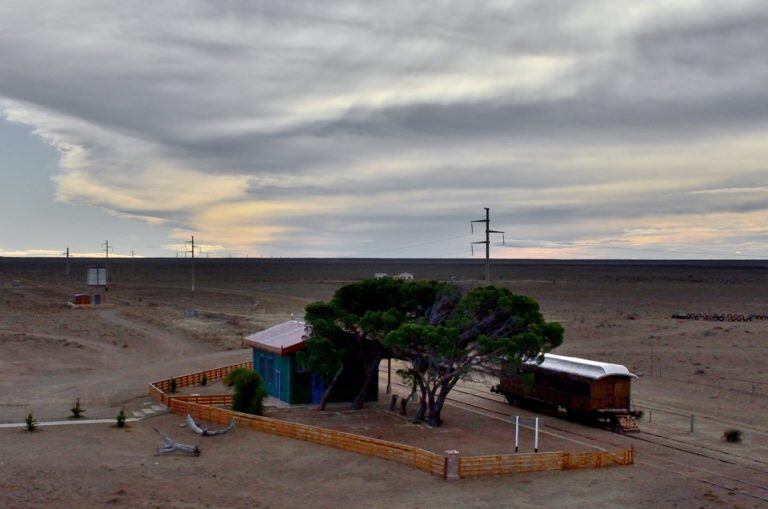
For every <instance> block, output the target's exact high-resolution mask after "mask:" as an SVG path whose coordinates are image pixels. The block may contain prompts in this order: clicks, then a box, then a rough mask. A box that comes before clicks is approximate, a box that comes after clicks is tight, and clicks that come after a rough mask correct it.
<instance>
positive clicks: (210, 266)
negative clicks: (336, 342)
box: [0, 258, 768, 508]
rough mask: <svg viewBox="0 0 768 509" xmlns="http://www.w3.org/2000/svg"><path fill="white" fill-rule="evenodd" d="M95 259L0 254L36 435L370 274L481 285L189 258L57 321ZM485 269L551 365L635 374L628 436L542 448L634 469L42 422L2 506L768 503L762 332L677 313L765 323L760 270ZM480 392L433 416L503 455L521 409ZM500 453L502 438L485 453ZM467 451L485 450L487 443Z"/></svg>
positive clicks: (11, 340)
mask: <svg viewBox="0 0 768 509" xmlns="http://www.w3.org/2000/svg"><path fill="white" fill-rule="evenodd" d="M103 264H104V261H103V260H84V259H72V260H71V261H70V271H69V275H66V274H65V264H64V261H63V260H60V259H59V260H52V259H44V260H43V259H7V258H6V259H0V282H1V283H2V286H0V423H6V424H9V423H19V422H22V421H23V420H24V417H25V416H26V415H27V414H28V413H29V412H34V415H35V417H36V419H37V420H38V421H40V422H44V421H57V420H66V419H67V416H68V415H69V408H70V407H71V406H72V405H73V403H74V401H75V399H76V398H80V400H81V403H82V405H83V406H84V407H85V408H86V417H88V418H91V419H99V418H105V419H111V418H114V416H115V415H116V414H117V412H118V411H119V410H120V408H125V410H126V413H127V414H128V416H129V417H131V416H133V414H134V412H137V413H139V412H141V410H142V409H146V408H148V406H149V405H148V404H149V403H151V400H150V399H149V398H148V397H147V395H146V394H147V383H148V382H150V381H152V380H157V379H161V378H167V377H169V376H172V375H179V374H183V373H189V372H194V371H199V370H203V369H207V368H213V367H216V366H221V365H226V364H232V363H235V362H241V361H243V360H248V358H249V355H250V351H249V350H245V349H242V347H241V337H242V336H243V335H244V334H248V333H250V332H255V331H258V330H261V329H263V328H266V327H268V326H271V325H274V324H276V323H279V322H281V321H284V320H286V319H289V318H290V317H291V315H292V314H294V316H300V315H301V313H302V310H303V308H304V306H306V304H308V303H309V302H312V301H315V300H319V299H327V298H329V297H330V296H331V295H332V294H333V291H334V290H335V289H336V288H338V287H339V286H340V285H343V284H345V283H348V282H352V281H355V280H359V279H362V278H367V277H371V276H372V275H373V274H374V272H387V273H390V274H396V273H399V272H404V271H407V272H410V273H412V274H414V276H415V278H416V279H440V280H445V281H452V282H455V283H456V284H460V285H462V286H466V287H471V286H473V285H478V284H483V282H482V281H481V277H482V274H483V268H482V263H481V262H480V261H479V260H471V261H468V260H391V259H389V260H371V259H366V260H349V259H338V260H327V259H326V260H307V259H251V260H243V259H230V260H226V259H218V260H213V259H200V260H196V262H195V268H194V270H195V283H196V290H195V292H192V291H191V288H190V286H191V279H192V264H191V260H185V259H112V260H110V261H109V277H110V282H111V284H110V287H109V290H108V291H107V292H101V293H102V296H103V298H104V299H105V304H106V305H104V306H103V307H102V308H101V309H98V310H75V309H70V308H68V307H67V306H66V302H67V300H69V299H70V298H71V296H72V295H73V294H75V293H87V292H88V291H89V289H88V287H87V286H86V285H85V277H86V269H87V268H88V267H94V266H99V265H103ZM492 272H493V281H494V284H497V285H501V286H505V287H508V288H510V289H511V290H513V291H514V292H517V293H521V294H525V295H529V296H531V297H533V298H535V299H537V300H538V301H539V303H540V304H541V308H542V311H543V313H544V315H545V317H546V318H547V319H549V320H556V321H559V322H561V323H562V324H563V325H564V327H565V330H566V338H565V342H564V344H563V345H562V347H560V348H559V349H558V350H557V353H560V354H564V355H574V356H580V357H587V358H591V359H596V360H602V361H608V362H616V363H621V364H624V365H626V366H627V367H628V368H629V369H630V370H631V371H632V372H634V373H636V374H637V375H638V376H639V378H638V379H637V380H635V381H634V384H633V400H634V404H635V405H636V407H637V408H638V409H640V410H642V411H643V412H644V415H643V417H642V418H641V419H640V421H639V422H640V428H641V432H640V433H635V434H631V435H630V434H627V435H620V434H616V433H611V432H609V431H607V430H602V429H596V428H592V427H587V426H584V425H582V424H578V423H574V422H570V421H566V420H563V419H559V418H557V417H555V416H551V415H542V416H540V417H541V418H542V422H543V431H545V432H547V433H549V435H546V434H545V435H543V438H542V440H547V436H552V437H554V436H557V437H558V438H557V440H558V442H557V443H556V446H557V448H561V447H562V448H567V447H569V446H568V444H569V443H571V444H574V445H573V449H574V450H578V449H580V448H583V447H593V446H594V447H602V448H606V449H612V448H618V447H629V446H630V445H631V446H633V447H635V450H636V462H635V465H633V466H629V467H612V468H605V469H599V470H579V471H557V472H542V473H531V474H518V475H514V476H508V477H498V478H486V479H463V480H461V481H457V482H447V481H443V480H441V479H437V478H434V477H431V476H429V475H428V474H426V473H423V472H420V471H417V470H413V469H410V468H408V467H405V466H402V465H399V464H396V463H390V462H386V461H383V460H379V459H375V458H369V457H366V456H360V455H356V454H352V453H348V452H344V451H339V450H335V449H329V448H325V447H322V446H319V445H315V444H310V443H305V442H299V441H294V440H290V439H285V438H280V437H275V436H271V435H265V434H261V433H258V432H252V431H248V430H236V431H235V432H233V433H230V434H227V435H224V436H221V437H205V439H204V440H198V438H199V437H197V436H196V435H193V434H191V432H190V431H189V430H187V429H185V428H181V427H179V425H180V424H181V423H182V422H183V419H181V418H180V417H178V416H174V415H169V414H159V415H155V416H152V417H147V418H144V419H141V420H139V421H137V422H132V423H131V424H130V426H129V428H127V430H119V429H116V428H114V427H112V426H111V424H82V425H62V426H45V427H41V428H40V430H39V431H36V432H34V433H28V432H25V431H22V430H21V429H19V428H12V427H3V428H0V506H2V507H12V508H13V507H103V506H110V507H112V506H117V507H178V508H198V507H275V508H278V507H329V508H330V507H372V508H378V507H382V508H383V507H537V508H541V507H595V508H603V507H604V508H612V507H624V508H631V507H681V508H687V507H694V508H698V507H743V508H750V507H765V506H766V505H767V504H768V425H767V424H766V419H767V418H768V356H767V354H768V322H766V321H759V320H757V321H750V322H728V321H715V322H713V321H701V320H699V321H695V320H677V319H673V318H671V315H672V314H673V313H688V312H698V313H741V314H745V315H749V314H766V313H768V291H766V288H768V263H765V262H747V261H734V262H726V261H722V262H699V261H678V262H639V261H638V262H632V261H613V262H606V261H602V262H598V261H583V262H578V261H573V262H558V261H520V260H517V261H494V264H493V271H492ZM14 280H18V282H19V285H18V286H14V285H13V284H12V282H13V281H14ZM189 309H196V310H199V311H200V313H199V314H198V317H196V318H185V310H189ZM384 379H385V378H384V377H383V378H382V382H383V381H384ZM490 383H491V382H489V381H467V382H465V383H464V384H462V386H461V387H463V390H465V391H467V392H465V396H464V400H463V401H454V402H452V403H451V405H452V406H451V410H450V411H449V412H447V413H446V419H449V418H450V416H451V415H455V416H456V418H455V421H454V423H453V426H454V428H453V429H454V432H455V431H456V428H457V426H458V427H460V428H462V429H468V432H471V430H469V428H472V427H477V428H478V429H486V428H487V427H488V426H490V424H488V422H486V420H489V419H493V420H494V422H496V423H498V424H496V425H494V426H495V427H494V433H502V435H494V437H497V438H494V440H499V441H500V442H501V441H503V440H504V438H503V437H504V435H503V426H509V440H510V441H511V440H512V435H513V429H514V428H513V427H512V426H511V425H510V424H509V418H508V417H509V416H512V415H523V416H525V417H532V416H533V415H534V414H532V413H531V412H530V411H525V410H518V409H515V408H514V407H509V406H507V405H506V404H503V405H502V404H501V403H500V399H499V397H498V396H495V395H491V394H490V392H489V391H488V385H489V384H490ZM382 392H383V387H382ZM469 392H471V393H472V394H474V395H475V396H472V397H476V398H478V399H477V401H480V400H481V399H482V398H481V396H480V395H483V396H484V397H485V395H487V398H488V399H487V400H485V399H482V400H483V401H485V402H486V403H488V402H490V403H488V404H493V405H496V406H495V407H493V408H495V409H496V410H494V411H490V412H489V411H481V412H473V413H471V414H470V413H468V412H470V410H471V408H470V407H469V406H467V403H472V402H471V401H469V400H467V399H466V398H467V397H468V396H466V394H467V393H469ZM383 400H384V398H382V401H383ZM474 408H475V409H476V408H477V407H474ZM301 412H302V413H301V415H298V414H297V418H298V417H301V419H307V418H311V414H310V413H309V411H308V410H307V409H303V410H301ZM460 412H463V413H461V414H460ZM329 415H344V413H343V412H341V411H340V410H338V409H333V410H331V414H329ZM691 415H693V419H694V430H693V432H692V431H691ZM308 416H309V417H308ZM325 418H326V419H330V418H327V417H325ZM473 419H476V420H477V421H476V424H473V422H474V421H473ZM330 420H332V419H330ZM447 424H448V425H450V424H451V423H450V422H449V423H447ZM499 426H502V428H499ZM153 427H156V428H158V429H162V430H164V431H166V432H169V433H171V434H172V435H173V436H175V437H177V438H178V439H179V440H180V441H182V442H184V441H186V442H188V443H200V444H201V447H202V449H203V454H202V455H201V456H200V457H199V458H194V457H186V456H181V455H177V456H157V455H155V454H154V449H155V447H156V446H157V438H156V435H155V434H154V431H153V430H152V428H153ZM446 429H450V428H446ZM500 429H501V431H499V430H500ZM727 429H739V430H741V431H742V432H743V441H742V442H741V443H738V444H731V443H726V442H725V441H724V440H723V439H722V435H723V432H724V431H725V430H727ZM439 432H440V430H430V429H426V428H425V429H424V433H425V434H429V440H428V442H429V443H430V444H431V446H432V447H433V448H435V449H439V448H440V447H441V446H442V444H441V442H440V435H439V434H438V433H439ZM361 433H364V430H363V431H361ZM414 433H416V434H418V429H417V430H416V431H414V430H409V436H410V437H411V438H409V439H413V436H414ZM444 436H445V437H446V438H445V442H446V443H445V445H444V447H445V449H449V448H452V447H454V446H455V443H449V442H451V439H450V437H451V434H450V433H446V434H445V435H444ZM456 436H459V435H456ZM416 438H418V436H416ZM456 440H459V439H458V438H457V439H456ZM462 440H463V442H462V443H463V444H465V447H471V446H472V444H471V443H470V442H469V441H467V439H466V438H463V439H462ZM553 440H554V439H553ZM553 446H554V445H553ZM508 449H509V443H504V444H501V446H500V450H499V452H500V453H502V452H504V453H506V452H508ZM479 450H482V451H483V452H484V453H485V452H489V451H488V446H487V444H483V445H482V447H479Z"/></svg>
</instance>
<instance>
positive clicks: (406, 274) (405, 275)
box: [394, 272, 413, 281]
mask: <svg viewBox="0 0 768 509" xmlns="http://www.w3.org/2000/svg"><path fill="white" fill-rule="evenodd" d="M394 279H399V280H400V281H413V274H411V273H410V272H401V273H400V274H398V275H397V276H394Z"/></svg>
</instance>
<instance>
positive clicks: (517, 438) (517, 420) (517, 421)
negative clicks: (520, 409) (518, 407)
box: [515, 415, 520, 452]
mask: <svg viewBox="0 0 768 509" xmlns="http://www.w3.org/2000/svg"><path fill="white" fill-rule="evenodd" d="M519 444H520V416H519V415H516V416H515V452H517V451H518V445H519Z"/></svg>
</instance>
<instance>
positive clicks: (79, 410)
mask: <svg viewBox="0 0 768 509" xmlns="http://www.w3.org/2000/svg"><path fill="white" fill-rule="evenodd" d="M69 411H70V412H72V417H74V418H75V419H79V418H80V417H82V416H83V414H84V413H85V409H84V408H83V407H82V406H81V405H80V398H77V401H75V406H73V407H72V408H70V409H69Z"/></svg>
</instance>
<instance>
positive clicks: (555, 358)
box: [532, 353, 637, 380]
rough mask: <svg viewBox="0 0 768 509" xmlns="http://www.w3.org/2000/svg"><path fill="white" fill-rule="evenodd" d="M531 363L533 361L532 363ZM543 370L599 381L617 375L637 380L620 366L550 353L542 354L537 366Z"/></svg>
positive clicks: (635, 376)
mask: <svg viewBox="0 0 768 509" xmlns="http://www.w3.org/2000/svg"><path fill="white" fill-rule="evenodd" d="M532 363H533V361H532ZM539 367H541V368H543V369H549V370H552V371H561V372H563V373H570V374H572V375H577V376H583V377H585V378H591V379H592V380H599V379H600V378H604V377H606V376H611V375H618V376H627V377H632V378H637V375H634V374H632V373H630V372H629V370H628V369H627V368H626V367H625V366H622V365H621V364H611V363H608V362H598V361H592V360H589V359H580V358H578V357H566V356H564V355H555V354H551V353H545V354H544V361H543V362H542V363H541V364H539Z"/></svg>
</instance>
